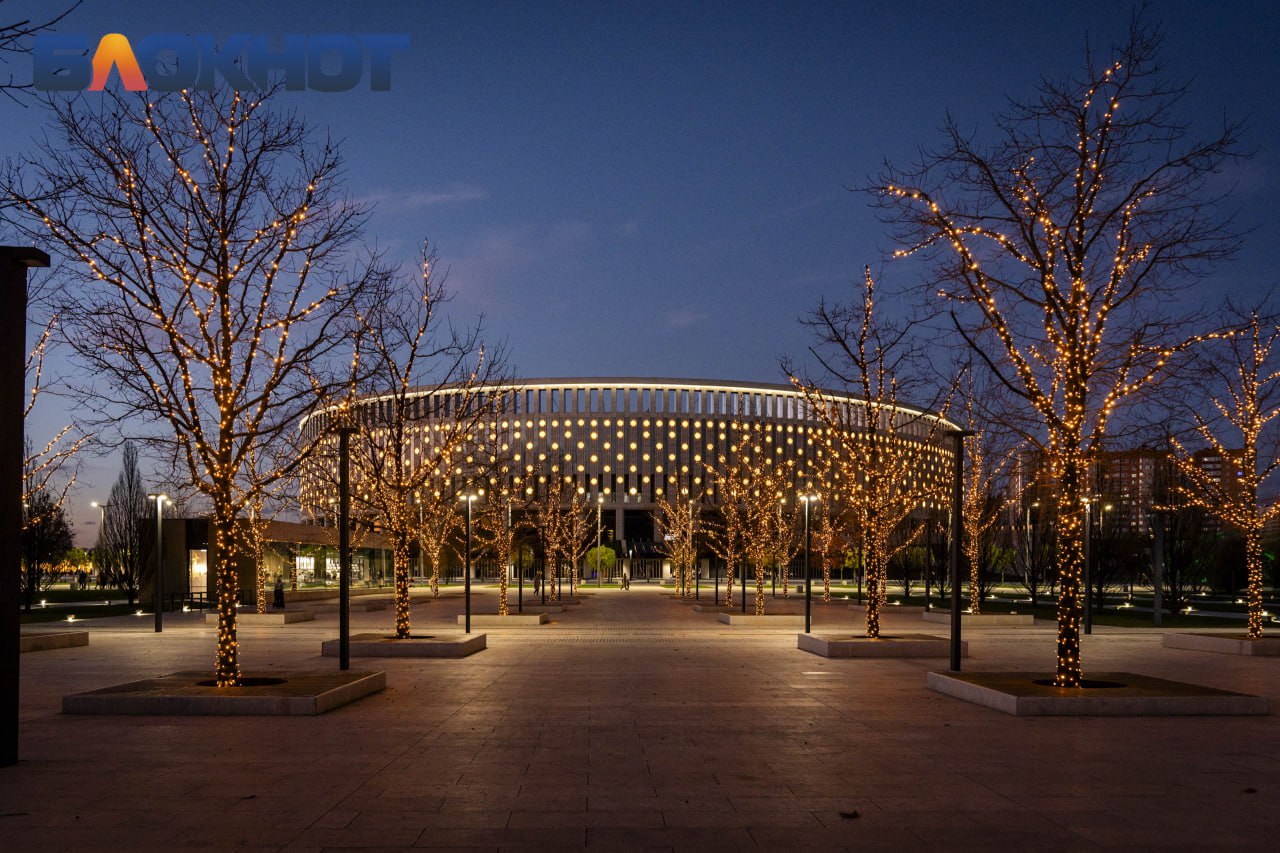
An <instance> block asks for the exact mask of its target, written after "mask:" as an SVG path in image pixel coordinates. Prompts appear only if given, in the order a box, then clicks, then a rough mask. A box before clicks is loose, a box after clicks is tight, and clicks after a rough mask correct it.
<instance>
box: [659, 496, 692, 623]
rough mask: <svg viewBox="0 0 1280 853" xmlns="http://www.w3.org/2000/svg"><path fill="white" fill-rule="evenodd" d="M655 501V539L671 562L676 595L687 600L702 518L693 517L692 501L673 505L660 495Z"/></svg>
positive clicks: (689, 593) (689, 594)
mask: <svg viewBox="0 0 1280 853" xmlns="http://www.w3.org/2000/svg"><path fill="white" fill-rule="evenodd" d="M657 498H658V499H657V501H656V502H655V503H656V506H655V509H654V511H653V531H654V539H655V540H657V541H658V542H659V548H660V549H661V550H662V552H663V553H664V554H666V555H667V559H669V560H670V561H671V572H672V574H674V575H675V578H676V594H677V595H679V596H680V597H681V598H688V597H689V596H691V595H693V572H694V567H695V564H696V563H697V559H698V551H697V545H696V537H697V535H698V528H699V527H700V526H701V525H700V521H701V519H700V517H698V516H697V515H695V514H694V511H693V505H694V500H693V499H690V500H688V501H684V500H676V502H675V503H672V502H670V501H668V500H667V496H666V495H665V494H663V493H659V494H658V495H657Z"/></svg>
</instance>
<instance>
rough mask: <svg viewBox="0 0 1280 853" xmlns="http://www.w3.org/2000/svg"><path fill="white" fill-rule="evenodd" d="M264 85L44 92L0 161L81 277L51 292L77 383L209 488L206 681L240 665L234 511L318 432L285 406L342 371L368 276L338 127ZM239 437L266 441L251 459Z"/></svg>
mask: <svg viewBox="0 0 1280 853" xmlns="http://www.w3.org/2000/svg"><path fill="white" fill-rule="evenodd" d="M274 91H275V90H269V91H264V92H255V93H241V92H234V91H227V90H219V91H217V92H210V93H203V92H179V93H173V94H157V93H154V92H148V93H142V94H133V93H122V92H118V91H106V92H103V93H102V94H101V95H99V96H97V97H94V98H92V99H87V98H76V99H70V100H66V101H52V102H50V104H49V110H50V118H51V121H50V128H51V129H50V137H49V138H48V139H47V141H46V142H45V143H44V144H43V146H42V148H41V151H40V152H39V155H38V156H36V157H28V158H23V159H21V160H20V161H18V162H15V163H13V164H12V165H11V166H10V167H9V168H7V169H6V170H5V171H4V174H3V176H2V178H0V192H2V193H3V195H4V196H6V197H8V198H10V199H12V200H14V201H15V202H16V204H17V205H18V206H19V207H20V208H21V209H22V210H23V211H25V212H26V213H27V214H28V216H29V219H28V220H26V221H25V222H24V223H23V225H22V227H23V229H24V231H25V232H26V235H27V236H28V237H30V238H31V239H33V240H34V239H42V240H52V242H53V243H54V244H55V246H57V247H58V248H60V249H61V251H62V252H63V253H64V254H65V255H66V257H67V258H68V260H69V261H71V262H72V263H70V264H68V265H67V267H66V268H65V270H66V273H67V274H68V275H72V274H77V273H78V274H80V275H82V276H83V277H84V279H85V283H84V285H83V286H82V287H75V288H68V289H67V292H68V293H73V294H74V299H70V298H69V299H68V304H67V305H66V306H65V308H64V309H63V310H62V312H61V315H62V318H63V322H64V323H65V325H66V329H67V334H66V338H67V339H68V341H69V342H70V344H71V346H72V347H73V348H74V349H75V352H76V354H77V356H78V357H79V359H80V361H81V362H82V364H83V365H84V366H85V368H86V374H87V375H89V376H92V377H94V381H93V383H92V384H90V385H87V386H86V387H84V388H82V389H80V391H81V394H82V399H83V400H84V401H85V403H86V405H87V406H89V407H90V408H91V409H92V410H93V412H94V415H95V417H96V418H97V419H98V421H99V422H100V423H102V424H103V426H104V427H106V428H111V429H114V430H115V431H116V432H118V433H132V434H134V435H136V436H137V437H138V438H140V439H142V440H146V441H148V442H149V443H151V444H152V445H153V446H154V447H155V448H156V449H157V450H158V451H160V452H161V453H163V454H164V455H165V456H166V458H168V459H169V460H170V461H171V462H172V464H173V466H174V467H175V470H176V471H178V472H180V473H179V474H178V475H177V479H178V480H179V481H182V482H187V483H189V484H190V485H191V486H192V488H194V489H195V490H196V491H197V492H198V493H199V494H200V495H201V496H202V498H203V499H204V500H205V502H206V503H207V505H208V508H209V513H210V522H211V542H210V545H211V551H212V554H211V556H212V558H213V571H214V578H215V586H216V607H217V613H218V633H217V651H216V655H215V677H216V681H217V684H218V685H219V686H223V687H231V686H236V685H237V684H238V683H239V681H240V664H239V644H238V640H237V632H236V603H237V599H238V598H239V589H238V584H237V577H236V571H235V566H234V563H233V557H234V554H235V552H236V550H237V548H236V544H237V543H236V541H235V539H236V529H237V523H238V519H240V518H241V517H242V516H243V515H244V514H245V513H246V512H247V510H248V509H249V508H250V507H252V506H253V505H254V503H255V501H256V500H257V498H258V495H259V494H260V493H261V491H262V490H264V489H267V488H270V487H271V486H272V485H273V484H274V483H276V482H278V481H280V480H282V479H286V478H290V477H292V476H294V474H295V473H296V471H297V470H298V467H299V466H300V465H302V464H303V462H304V460H306V459H307V458H308V456H309V455H310V452H311V451H312V449H313V448H314V446H315V442H317V441H319V440H320V436H319V435H318V434H314V433H307V432H300V431H298V430H297V424H298V423H299V421H300V419H302V418H303V417H305V416H307V415H309V414H310V413H312V412H313V411H315V410H316V409H317V407H319V406H322V405H324V404H326V403H328V402H329V401H330V400H331V396H332V394H333V393H334V392H335V390H336V389H338V388H341V387H342V385H343V383H345V382H347V381H348V380H349V373H348V370H347V368H346V367H345V366H344V365H345V364H347V363H349V361H350V358H349V355H347V354H346V353H347V351H348V349H349V346H350V336H349V335H347V334H345V333H344V332H345V331H346V328H345V325H344V324H345V322H346V321H347V319H348V318H350V317H351V316H352V315H353V307H354V304H355V300H356V297H357V296H358V295H359V294H360V293H361V291H362V290H363V289H364V288H365V287H367V286H368V285H369V284H370V283H371V282H374V281H377V280H380V279H382V278H384V277H385V276H384V272H383V271H382V270H381V269H380V268H379V266H378V264H377V263H376V260H374V259H368V258H366V259H364V260H360V259H357V258H356V257H355V256H354V255H353V253H352V249H354V247H355V244H356V241H357V240H358V238H359V235H360V229H361V226H362V224H363V222H364V219H365V212H366V211H365V209H364V208H361V207H359V206H357V205H353V204H351V203H349V202H348V200H347V199H346V198H345V197H344V196H343V194H342V192H341V190H340V189H339V187H338V184H337V178H338V175H339V174H340V172H341V165H342V161H341V158H340V156H339V154H338V151H337V149H336V147H335V146H334V145H333V144H332V143H330V142H318V141H316V140H314V138H313V134H312V133H311V132H310V131H309V130H308V128H307V126H306V125H305V124H304V123H303V122H302V121H301V120H300V119H298V118H297V117H296V116H295V115H293V114H290V113H285V112H282V111H279V110H277V109H275V108H274V107H273V101H272V97H273V94H274ZM335 362H337V363H338V365H337V366H336V369H331V367H330V366H331V365H334V363H335ZM250 448H257V451H258V452H259V453H260V454H261V453H264V452H267V450H268V449H269V452H270V459H266V458H262V457H260V458H259V460H258V463H259V466H260V467H259V475H258V476H250V472H249V471H248V470H247V469H248V465H247V460H248V454H249V451H250Z"/></svg>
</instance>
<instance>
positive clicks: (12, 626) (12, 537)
mask: <svg viewBox="0 0 1280 853" xmlns="http://www.w3.org/2000/svg"><path fill="white" fill-rule="evenodd" d="M47 266H49V256H48V255H46V254H45V253H44V252H42V251H40V250H39V249H32V248H27V247H25V246H0V306H2V308H3V310H0V483H4V484H6V485H5V486H4V488H0V566H3V567H4V569H5V570H4V571H3V572H0V635H3V636H0V697H3V698H0V703H2V706H0V707H3V711H2V712H0V716H3V721H0V729H3V733H2V734H0V767H8V766H10V765H13V764H17V763H18V655H19V649H20V648H21V645H22V642H21V639H20V637H21V632H22V619H21V616H20V615H19V609H20V608H21V606H22V605H21V603H20V600H21V598H22V577H21V575H20V574H19V572H18V567H19V566H20V565H22V463H23V457H24V452H23V436H24V434H25V433H24V430H25V424H24V423H23V410H24V408H25V403H26V390H27V379H26V364H27V270H28V269H31V268H32V267H47Z"/></svg>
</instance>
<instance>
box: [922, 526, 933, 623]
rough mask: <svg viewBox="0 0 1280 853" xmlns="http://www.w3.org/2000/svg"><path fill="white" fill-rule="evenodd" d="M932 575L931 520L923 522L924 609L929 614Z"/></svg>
mask: <svg viewBox="0 0 1280 853" xmlns="http://www.w3.org/2000/svg"><path fill="white" fill-rule="evenodd" d="M932 574H933V519H932V518H926V519H925V522H924V609H925V612H926V613H927V612H929V576H930V575H932Z"/></svg>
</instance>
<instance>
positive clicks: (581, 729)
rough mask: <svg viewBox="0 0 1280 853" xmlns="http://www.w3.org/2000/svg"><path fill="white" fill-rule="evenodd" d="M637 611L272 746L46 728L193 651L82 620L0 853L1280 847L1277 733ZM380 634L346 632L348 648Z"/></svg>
mask: <svg viewBox="0 0 1280 853" xmlns="http://www.w3.org/2000/svg"><path fill="white" fill-rule="evenodd" d="M656 593H657V590H656V588H650V589H647V590H646V589H644V588H643V587H642V586H640V585H637V587H635V588H633V590H632V592H630V593H625V594H624V593H621V592H618V591H612V592H611V591H604V592H602V593H599V594H597V595H596V596H595V597H594V598H593V600H592V601H590V602H589V603H588V604H586V605H582V607H581V609H580V610H579V612H577V613H574V614H572V618H569V617H570V614H566V618H565V619H562V620H559V621H558V624H555V625H548V626H543V628H542V629H538V630H537V631H533V630H532V629H530V630H523V629H511V630H509V631H508V630H504V631H502V632H494V633H492V634H490V648H489V649H487V650H486V651H485V652H483V653H481V654H478V655H475V656H472V657H471V658H467V659H465V660H457V661H454V660H439V661H407V660H406V661H401V660H388V661H385V662H381V661H380V662H379V665H380V666H382V665H383V664H384V663H385V669H386V671H387V680H388V685H389V687H388V690H387V691H385V692H384V693H382V694H379V695H377V696H374V697H369V698H368V699H366V700H364V701H362V702H360V703H357V704H354V705H351V706H348V707H345V708H342V709H340V710H338V711H335V712H333V713H331V714H326V715H323V716H320V717H316V718H308V719H305V720H302V719H298V720H290V721H280V720H272V719H266V718H259V719H238V720H237V719H228V718H222V719H217V718H163V717H159V718H146V719H141V718H123V717H114V718H113V717H104V718H93V719H87V718H73V717H63V716H62V715H61V714H59V713H58V709H59V703H60V699H61V696H62V695H64V694H66V693H71V692H77V691H81V690H88V689H94V688H98V687H103V686H107V685H109V684H113V683H122V682H125V681H130V680H136V679H138V678H143V677H151V676H154V675H157V674H162V673H164V672H173V671H179V670H184V669H199V668H201V667H206V666H208V662H209V659H210V656H211V650H212V645H213V635H212V632H211V630H210V629H208V628H207V627H206V626H204V625H202V624H195V622H194V620H189V621H191V622H192V624H190V625H187V624H185V623H184V621H183V620H182V619H181V618H175V619H174V620H173V622H172V624H171V625H170V624H169V623H166V631H165V633H164V634H162V635H155V634H154V633H152V632H150V631H149V630H144V629H143V628H140V627H136V626H132V625H130V624H128V620H127V619H121V620H105V622H106V624H103V625H101V626H98V625H91V626H90V628H89V630H90V631H91V632H93V633H94V637H93V639H92V641H91V645H90V646H88V647H84V648H82V649H75V650H66V654H65V656H62V655H63V653H59V655H56V656H54V657H46V658H43V659H40V660H31V661H26V660H24V662H23V673H22V678H23V692H22V696H21V703H22V704H21V713H22V718H23V720H24V724H23V727H22V732H21V736H22V744H21V748H22V756H23V761H22V762H21V763H20V764H19V765H18V766H17V767H14V768H7V769H4V770H0V803H3V804H4V805H3V808H0V813H6V814H8V815H9V816H5V817H0V846H3V847H4V849H5V850H6V851H7V850H8V849H11V848H12V849H15V850H22V851H26V850H33V851H39V850H45V849H76V850H79V849H110V850H166V851H167V850H172V849H176V848H178V847H181V846H197V845H201V846H205V847H206V848H207V849H234V848H235V847H237V846H243V847H246V848H248V847H252V848H259V849H270V848H273V847H278V848H286V849H290V850H293V849H322V848H333V849H341V848H350V847H353V846H355V847H361V846H363V847H365V848H367V849H373V848H377V847H394V846H397V845H407V846H411V845H417V846H423V847H425V846H436V847H438V848H441V849H449V848H458V849H489V850H495V849H499V848H501V849H504V850H506V849H579V848H583V847H587V848H589V849H599V850H643V849H659V850H704V849H712V850H714V849H733V850H735V851H738V852H739V853H740V851H742V850H744V849H753V848H757V847H758V848H764V849H798V848H811V849H841V848H842V847H844V848H848V849H858V850H876V849H884V850H889V849H895V850H916V849H930V850H933V849H968V848H977V847H981V848H983V849H993V848H999V847H1002V846H1003V847H1008V848H1009V849H1015V850H1024V849H1032V850H1038V849H1043V850H1089V849H1106V850H1138V849H1159V850H1162V851H1163V850H1178V849H1185V850H1212V849H1241V848H1244V847H1249V848H1255V847H1262V848H1264V849H1265V848H1267V847H1268V846H1269V843H1270V841H1271V840H1273V839H1274V838H1275V837H1277V832H1278V824H1280V820H1278V819H1277V818H1276V817H1275V809H1274V794H1275V792H1276V791H1280V717H1264V718H1236V719H1215V718H1163V719H1130V718H1115V719H1106V720H1100V719H1093V720H1083V719H1056V720H1054V719H1024V720H1011V719H1010V718H1008V717H1005V716H1004V715H1001V714H997V713H995V712H992V711H990V710H988V709H985V708H980V707H978V706H971V705H968V704H966V703H963V702H958V701H956V700H953V699H950V698H948V697H943V696H939V695H938V694H934V693H931V692H930V691H928V690H926V689H925V688H924V686H923V685H924V678H925V674H926V673H927V672H928V671H930V670H931V669H939V668H941V667H943V666H945V662H944V661H906V660H900V661H853V660H849V661H845V660H834V659H833V660H825V659H809V658H812V656H809V655H804V654H803V653H801V652H798V651H797V650H796V649H795V629H794V628H792V629H788V630H785V631H780V630H778V631H775V630H767V629H765V630H755V629H743V630H738V629H736V628H729V627H728V626H720V625H718V624H713V623H712V622H711V621H708V620H700V619H697V618H695V616H701V615H704V614H693V613H692V612H691V610H690V609H689V608H687V607H683V606H679V605H672V604H669V603H667V602H666V601H665V600H663V599H661V598H659V597H658V595H657V594H656ZM453 595H454V594H453V593H452V591H446V594H445V595H444V597H442V598H441V599H440V601H438V602H434V603H431V604H429V605H427V606H424V607H422V608H421V610H424V611H427V614H428V615H427V621H428V623H429V624H433V625H434V624H437V623H439V624H441V625H443V624H445V623H447V622H448V621H449V619H450V618H451V617H452V615H453V614H455V613H457V612H461V605H460V603H459V602H458V601H457V599H456V597H453V598H451V596H453ZM773 604H774V602H770V606H771V607H772V606H773ZM422 615H423V614H421V613H416V616H415V620H416V621H415V624H418V625H421V624H422V622H421V620H420V619H418V617H420V616H422ZM388 618H389V617H388V616H387V614H386V613H385V612H384V613H378V612H374V613H368V614H365V613H360V614H354V615H353V619H352V622H353V630H356V631H362V630H378V629H385V628H386V627H387V624H386V623H385V622H384V621H380V620H387V619H388ZM885 619H886V627H887V629H889V630H916V631H918V630H919V617H918V616H916V617H915V618H914V619H912V618H909V615H908V614H887V615H886V617H885ZM322 620H323V621H322V622H320V623H317V624H316V625H315V627H309V628H304V629H302V630H300V631H299V632H297V633H293V632H288V633H286V632H280V631H268V630H265V629H254V630H252V631H250V630H246V631H244V632H243V633H242V639H241V645H242V650H243V652H244V655H245V659H246V660H245V665H246V667H248V668H253V669H269V668H277V669H280V670H285V669H298V668H306V667H315V668H325V667H331V666H333V662H332V661H328V660H322V659H320V658H319V656H318V654H317V649H318V645H319V641H320V640H321V639H324V638H327V637H331V636H333V635H334V633H336V624H337V623H336V617H333V616H325V617H322ZM308 624H310V623H308ZM850 624H852V622H851V623H850ZM296 627H299V628H302V626H296ZM544 629H545V630H544ZM967 638H968V639H969V640H970V642H971V644H972V645H971V649H972V650H973V652H974V655H975V657H974V658H973V659H972V660H969V661H966V666H967V667H968V668H973V669H981V668H986V669H993V670H999V669H1006V670H1014V669H1037V668H1039V669H1045V668H1047V667H1048V666H1049V664H1050V663H1051V661H1052V656H1053V635H1052V631H1051V629H1041V628H1036V629H1029V630H1020V629H1018V630H1015V629H975V630H973V631H969V632H967ZM33 657H34V656H33ZM55 658H56V659H55ZM1085 663H1086V672H1087V671H1088V669H1089V668H1092V669H1094V670H1095V671H1104V670H1122V671H1123V670H1128V671H1135V672H1142V673H1144V674H1148V675H1152V676H1156V677H1161V678H1171V679H1175V680H1184V681H1192V682H1197V683H1202V684H1206V685H1209V686H1214V687H1222V688H1225V689H1232V690H1239V691H1246V692H1257V693H1260V694H1262V695H1265V696H1267V697H1268V698H1269V700H1270V701H1271V702H1272V703H1273V705H1274V707H1276V708H1280V661H1276V660H1264V659H1240V660H1237V659H1231V658H1229V657H1227V656H1222V655H1206V654H1201V653H1194V652H1181V651H1178V650H1169V649H1163V648H1162V647H1161V645H1160V639H1159V634H1158V633H1156V632H1142V631H1125V632H1103V631H1100V632H1097V633H1095V635H1094V636H1093V637H1091V638H1086V656H1085ZM72 780H74V791H75V797H74V801H73V803H72V804H71V805H72V807H71V808H68V805H69V804H68V800H67V791H68V789H69V788H70V787H72ZM1247 791H1256V792H1257V793H1252V794H1251V793H1246V792H1247ZM144 803H145V805H143V804H144ZM855 810H856V811H857V812H858V814H859V817H858V818H855V819H850V818H848V817H843V816H842V813H843V814H845V815H847V814H850V813H851V812H852V811H855ZM1207 815H1211V816H1212V819H1213V821H1214V824H1213V826H1214V832H1213V834H1212V835H1209V834H1207V833H1206V832H1205V829H1204V822H1205V816H1207ZM77 818H78V819H77ZM1143 818H1146V819H1143ZM659 821H660V822H659ZM180 840H181V841H183V842H185V843H184V844H179V843H178V842H179V841H180Z"/></svg>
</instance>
